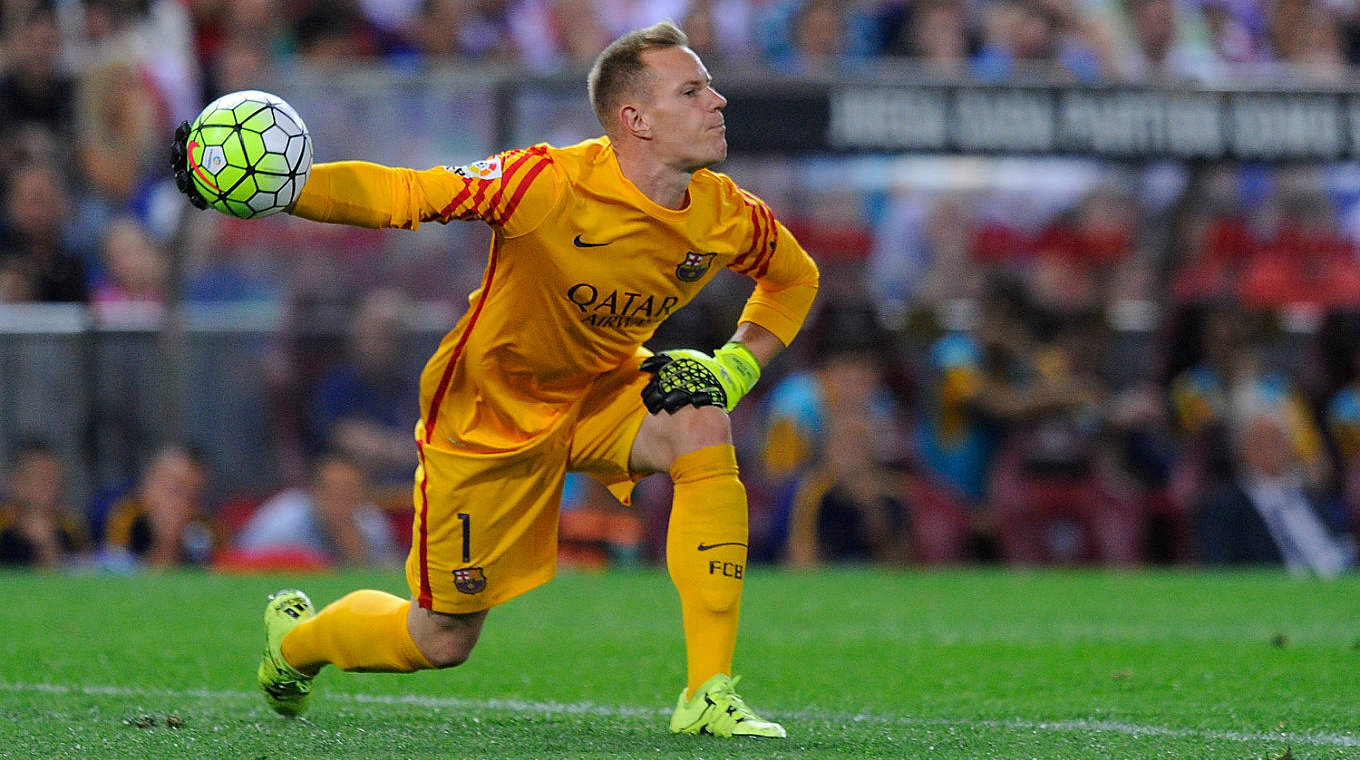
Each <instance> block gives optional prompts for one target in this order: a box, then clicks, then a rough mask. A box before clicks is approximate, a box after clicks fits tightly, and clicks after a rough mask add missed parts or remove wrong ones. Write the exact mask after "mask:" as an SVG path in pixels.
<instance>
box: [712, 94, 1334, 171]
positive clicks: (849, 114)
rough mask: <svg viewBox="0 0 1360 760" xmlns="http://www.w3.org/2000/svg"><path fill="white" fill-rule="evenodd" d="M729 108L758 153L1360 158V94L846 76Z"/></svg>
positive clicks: (742, 138) (735, 141) (737, 101)
mask: <svg viewBox="0 0 1360 760" xmlns="http://www.w3.org/2000/svg"><path fill="white" fill-rule="evenodd" d="M727 117H728V118H727V120H728V125H729V129H728V139H729V142H731V143H732V146H733V148H735V149H738V150H742V151H747V152H757V153H759V152H771V151H790V150H796V151H811V152H823V151H830V152H901V151H908V152H947V153H983V154H988V153H991V154H1001V153H1006V154H1015V153H1021V154H1024V153H1029V154H1071V155H1092V156H1107V157H1113V158H1128V159H1150V158H1159V157H1167V158H1178V159H1189V160H1215V159H1237V160H1259V161H1317V160H1323V161H1326V160H1340V159H1346V158H1357V157H1360V93H1350V92H1336V91H1307V90H1292V91H1284V90H1222V89H1220V90H1207V89H1203V90H1199V89H1185V90H1177V89H1154V88H1141V87H1115V86H1102V87H1094V86H1093V87H1080V86H1072V87H1058V86H1025V85H1019V86H1006V87H999V86H991V85H959V84H932V85H919V86H917V85H877V84H873V85H857V84H840V85H827V86H825V87H821V88H806V87H804V88H800V89H797V90H790V91H783V92H781V91H770V90H765V91H752V92H747V91H743V92H742V93H741V97H739V98H732V102H731V104H730V105H729V106H728V109H727Z"/></svg>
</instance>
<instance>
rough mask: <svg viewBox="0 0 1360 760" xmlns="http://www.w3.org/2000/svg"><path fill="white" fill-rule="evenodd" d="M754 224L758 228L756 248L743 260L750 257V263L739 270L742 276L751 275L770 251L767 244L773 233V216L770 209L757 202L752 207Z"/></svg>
mask: <svg viewBox="0 0 1360 760" xmlns="http://www.w3.org/2000/svg"><path fill="white" fill-rule="evenodd" d="M751 217H752V224H754V225H755V228H756V241H755V246H754V247H752V248H751V251H750V252H749V253H748V254H747V255H746V256H743V257H742V258H743V259H745V258H747V257H750V261H748V262H746V263H745V264H743V265H742V267H741V268H740V269H738V270H736V271H737V272H739V273H740V274H750V273H751V271H752V270H754V269H755V268H756V267H757V266H760V259H761V257H762V256H763V255H764V254H765V252H766V250H768V248H767V246H766V244H767V243H768V242H769V241H770V234H771V233H772V232H773V227H772V225H771V222H772V221H773V216H772V215H771V214H770V210H769V207H768V206H766V205H765V204H763V203H760V202H759V201H757V202H756V203H755V204H754V205H752V206H751Z"/></svg>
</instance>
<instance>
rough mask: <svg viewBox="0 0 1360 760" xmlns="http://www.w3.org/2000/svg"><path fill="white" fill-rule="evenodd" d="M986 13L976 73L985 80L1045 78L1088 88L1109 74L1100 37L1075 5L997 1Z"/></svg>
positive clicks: (1039, 0) (1040, 0) (1038, 0)
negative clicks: (1073, 82)
mask: <svg viewBox="0 0 1360 760" xmlns="http://www.w3.org/2000/svg"><path fill="white" fill-rule="evenodd" d="M983 12H984V14H985V16H984V21H983V39H982V44H981V46H980V48H979V49H978V51H977V53H976V54H975V55H974V57H973V67H974V71H975V72H976V73H977V74H978V75H979V76H981V77H982V78H984V79H987V80H1000V79H1008V78H1013V77H1022V76H1034V75H1046V76H1051V77H1057V78H1059V79H1075V80H1077V81H1082V82H1089V81H1094V80H1096V79H1099V78H1100V77H1101V76H1103V74H1104V72H1105V71H1107V70H1108V68H1109V66H1108V64H1107V62H1106V61H1105V58H1106V57H1107V53H1106V52H1105V51H1104V49H1103V47H1104V46H1103V45H1102V44H1101V42H1100V40H1098V39H1096V37H1097V33H1096V32H1095V31H1094V30H1093V29H1091V28H1090V26H1089V25H1088V24H1087V22H1086V20H1085V18H1084V16H1082V14H1081V12H1080V10H1079V9H1078V8H1077V6H1075V5H1072V4H1071V3H1068V2H1044V1H1043V0H998V1H997V2H995V3H992V4H990V5H988V6H987V7H986V9H985V10H984V11H983Z"/></svg>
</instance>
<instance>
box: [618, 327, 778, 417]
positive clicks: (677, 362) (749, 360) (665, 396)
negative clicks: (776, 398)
mask: <svg viewBox="0 0 1360 760" xmlns="http://www.w3.org/2000/svg"><path fill="white" fill-rule="evenodd" d="M641 369H642V371H643V372H650V373H652V379H651V380H650V381H648V383H647V387H645V388H643V389H642V403H643V404H645V405H646V406H647V411H649V412H651V413H652V414H656V413H657V412H660V411H661V410H663V409H664V410H665V411H666V412H667V413H669V414H673V413H675V411H676V410H677V409H680V408H681V407H684V406H719V407H722V408H723V409H724V410H726V411H729V412H730V411H732V408H733V407H735V406H736V405H737V402H738V401H740V400H741V397H742V396H745V395H746V393H747V392H748V391H750V390H751V388H752V387H753V386H755V384H756V381H757V380H759V379H760V363H759V362H757V361H756V357H755V356H754V355H753V354H752V353H751V351H750V349H748V348H747V347H746V346H743V345H742V344H740V343H728V344H727V345H725V346H723V347H722V348H720V349H718V350H717V351H714V352H713V355H712V356H709V355H708V354H706V353H704V352H703V351H695V350H693V349H688V348H681V349H676V350H673V351H662V352H661V353H659V354H657V355H656V356H649V357H647V358H646V359H644V360H643V362H642V367H641Z"/></svg>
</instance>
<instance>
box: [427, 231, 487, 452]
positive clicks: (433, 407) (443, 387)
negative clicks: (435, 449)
mask: <svg viewBox="0 0 1360 760" xmlns="http://www.w3.org/2000/svg"><path fill="white" fill-rule="evenodd" d="M499 253H500V247H499V245H494V246H492V248H491V260H490V261H489V262H487V265H486V277H485V278H483V280H482V295H481V297H480V298H478V299H477V305H476V306H475V307H473V309H472V316H471V317H469V318H468V323H467V328H466V329H464V330H463V334H462V335H460V336H458V343H457V344H455V345H454V347H453V354H452V355H450V356H449V361H448V364H445V365H444V374H443V375H441V376H440V377H439V385H438V386H436V387H435V389H434V397H433V398H431V399H430V410H429V411H428V412H426V413H425V442H426V443H429V442H430V441H431V440H433V437H434V428H435V423H436V422H438V421H439V405H440V404H442V403H443V402H444V393H445V392H446V391H447V390H448V389H449V381H450V380H452V379H453V368H454V366H455V365H456V364H457V363H458V357H459V356H461V355H462V353H463V347H464V346H466V345H467V340H468V337H469V336H470V335H472V328H474V327H476V326H477V318H478V317H480V316H481V315H482V307H483V306H486V301H487V299H488V298H490V297H491V285H492V283H494V282H495V280H496V258H497V255H498V254H499Z"/></svg>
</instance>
